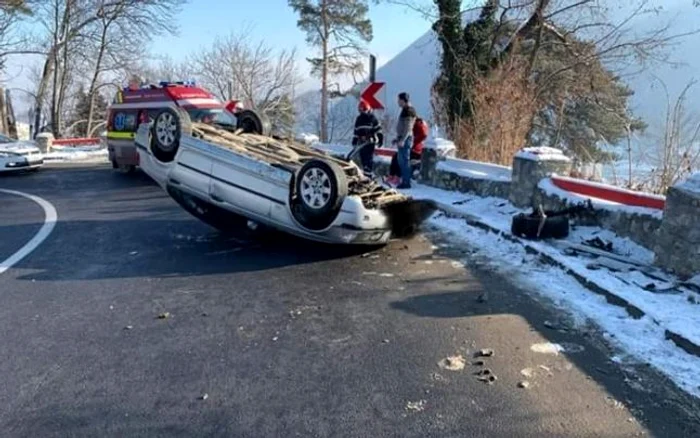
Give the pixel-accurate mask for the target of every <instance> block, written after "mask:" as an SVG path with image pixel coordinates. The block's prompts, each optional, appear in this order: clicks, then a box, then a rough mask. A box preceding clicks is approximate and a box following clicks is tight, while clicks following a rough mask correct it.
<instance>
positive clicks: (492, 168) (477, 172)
mask: <svg viewBox="0 0 700 438" xmlns="http://www.w3.org/2000/svg"><path fill="white" fill-rule="evenodd" d="M437 170H442V171H445V172H453V173H456V174H457V175H460V176H464V177H467V178H475V179H486V180H493V181H510V180H511V176H512V172H513V171H512V169H511V168H510V167H505V166H499V165H496V164H489V163H481V162H478V161H469V160H460V159H456V158H449V157H448V158H446V159H445V160H441V161H438V163H437Z"/></svg>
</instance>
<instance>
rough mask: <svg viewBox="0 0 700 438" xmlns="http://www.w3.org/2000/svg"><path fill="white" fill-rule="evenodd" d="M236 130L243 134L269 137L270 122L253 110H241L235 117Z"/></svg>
mask: <svg viewBox="0 0 700 438" xmlns="http://www.w3.org/2000/svg"><path fill="white" fill-rule="evenodd" d="M236 128H237V129H240V130H242V131H243V133H245V134H258V135H270V131H271V128H270V121H269V120H268V119H267V117H265V116H264V115H263V114H258V113H256V112H255V111H253V110H249V109H247V110H242V111H241V112H239V113H238V114H237V115H236Z"/></svg>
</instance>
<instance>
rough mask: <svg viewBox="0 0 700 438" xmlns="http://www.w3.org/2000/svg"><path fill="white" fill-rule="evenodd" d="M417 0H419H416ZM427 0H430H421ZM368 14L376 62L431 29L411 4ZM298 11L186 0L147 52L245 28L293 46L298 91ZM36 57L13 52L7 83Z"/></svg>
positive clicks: (181, 54)
mask: <svg viewBox="0 0 700 438" xmlns="http://www.w3.org/2000/svg"><path fill="white" fill-rule="evenodd" d="M421 1H422V0H418V3H420V2H421ZM424 3H425V4H427V5H430V4H431V3H432V1H429V0H425V1H424ZM370 19H371V20H372V23H373V28H374V38H373V40H372V42H371V43H369V45H368V50H369V52H370V53H372V54H374V55H375V56H376V57H377V62H378V64H379V65H382V64H384V63H385V62H387V61H388V60H390V59H391V58H392V57H393V56H394V55H396V54H397V53H399V52H400V51H401V50H403V49H404V48H406V47H407V46H409V45H410V44H411V43H412V42H413V41H414V40H416V39H417V38H419V37H420V36H421V35H423V34H424V33H425V32H427V31H428V30H429V29H430V26H431V23H430V20H429V19H428V18H426V17H425V15H424V14H422V13H420V12H417V11H416V10H415V9H411V8H409V7H406V6H403V5H397V4H390V3H388V2H382V4H380V5H374V4H373V3H372V2H371V1H370ZM296 22H297V15H296V13H295V12H294V11H293V10H292V9H291V8H290V7H289V6H288V4H287V0H235V1H232V0H189V1H188V2H187V4H186V5H185V6H184V7H183V8H182V10H181V12H180V13H179V14H178V15H177V27H178V34H177V35H176V36H170V35H168V36H160V37H156V38H154V40H153V41H151V52H152V53H154V54H157V55H161V56H163V55H167V56H169V57H171V58H172V59H174V60H183V59H185V58H186V57H187V55H188V54H189V53H192V52H194V51H196V50H198V49H199V48H202V47H207V46H208V45H210V44H211V43H212V42H213V41H214V40H215V39H216V38H217V37H218V36H221V37H223V36H226V35H228V34H230V33H231V32H238V31H241V30H244V29H250V30H251V33H252V34H251V39H252V40H253V41H255V42H258V41H265V42H266V43H267V44H268V45H269V46H271V47H273V48H277V49H279V50H282V49H288V50H291V49H294V48H296V50H297V53H298V54H299V70H300V73H301V74H302V78H305V80H304V82H302V84H301V86H300V90H299V91H306V90H308V89H312V88H316V87H317V86H318V85H317V84H318V80H317V79H314V78H310V75H309V65H308V62H307V61H306V60H305V58H306V57H308V56H311V55H314V49H313V48H312V47H309V46H308V44H307V43H306V41H305V34H304V32H302V31H301V30H299V29H298V28H297V26H296ZM40 61H41V60H39V59H38V58H37V57H36V56H16V57H14V58H11V59H10V60H9V62H8V69H7V72H6V74H5V77H4V80H3V82H4V83H5V86H6V87H7V88H10V89H12V88H15V89H17V88H19V89H26V90H31V89H33V88H34V86H33V84H32V82H31V79H30V67H31V66H32V65H38V64H39V63H40ZM15 95H16V96H17V97H15V107H16V109H17V112H18V113H19V114H18V117H20V118H23V117H22V114H21V113H20V112H26V110H25V108H24V101H25V100H28V97H27V94H26V93H23V92H21V91H17V92H16V93H15Z"/></svg>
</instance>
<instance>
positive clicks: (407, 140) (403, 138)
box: [392, 92, 418, 189]
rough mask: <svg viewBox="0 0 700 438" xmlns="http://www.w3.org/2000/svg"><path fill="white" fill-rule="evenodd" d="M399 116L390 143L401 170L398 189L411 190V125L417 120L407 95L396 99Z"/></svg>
mask: <svg viewBox="0 0 700 438" xmlns="http://www.w3.org/2000/svg"><path fill="white" fill-rule="evenodd" d="M398 103H399V107H401V114H399V121H398V122H397V123H396V138H395V139H394V141H393V142H392V143H393V144H394V145H395V146H396V150H397V151H396V155H397V159H398V161H399V168H400V169H401V184H399V185H398V187H397V188H399V189H410V188H411V158H410V154H411V148H412V147H413V125H414V124H415V123H416V119H417V118H418V116H417V114H416V110H415V108H413V105H411V101H410V96H409V95H408V93H405V92H404V93H399V98H398Z"/></svg>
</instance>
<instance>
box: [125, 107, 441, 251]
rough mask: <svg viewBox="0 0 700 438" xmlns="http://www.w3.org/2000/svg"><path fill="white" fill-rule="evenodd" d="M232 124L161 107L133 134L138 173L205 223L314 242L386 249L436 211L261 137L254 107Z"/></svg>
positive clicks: (351, 169) (321, 157)
mask: <svg viewBox="0 0 700 438" xmlns="http://www.w3.org/2000/svg"><path fill="white" fill-rule="evenodd" d="M225 114H226V113H225ZM229 115H230V116H231V120H233V117H232V114H230V113H229ZM235 118H236V121H235V122H233V121H232V122H222V119H221V118H219V120H218V122H214V123H192V122H191V121H190V118H189V116H188V115H187V113H186V112H185V111H183V110H180V109H179V108H166V109H163V110H162V111H160V112H159V113H158V114H157V115H156V117H155V118H154V119H153V120H152V121H151V122H150V123H143V124H141V125H140V126H139V129H138V131H137V134H136V137H135V143H136V146H137V148H138V153H139V166H140V167H141V169H142V170H143V171H144V172H146V173H147V174H148V175H149V176H151V177H152V178H153V179H154V180H155V181H156V182H157V183H158V184H159V185H160V186H161V187H163V188H164V189H165V190H166V191H167V192H168V193H169V194H170V196H171V197H172V198H173V199H175V201H177V202H178V203H179V204H180V205H181V206H182V207H183V208H184V209H185V210H187V211H188V212H190V213H191V214H193V215H194V216H196V217H197V218H199V219H201V220H202V221H204V222H206V223H208V224H209V225H212V226H214V227H216V228H219V229H222V230H226V229H231V228H232V227H236V226H241V225H240V224H241V221H239V220H237V219H241V218H244V219H246V220H247V222H248V223H251V222H252V223H254V224H262V225H265V226H268V227H271V228H275V229H278V230H281V231H285V232H288V233H291V234H294V235H297V236H299V237H303V238H307V239H311V240H315V241H320V242H328V243H345V244H384V243H386V242H387V241H388V240H389V239H390V238H391V237H392V236H395V237H402V236H405V235H408V234H411V233H413V232H414V231H415V230H416V229H417V226H418V225H420V224H421V223H422V222H423V221H424V220H425V219H426V218H427V217H429V216H430V215H431V214H432V213H433V211H434V209H435V206H434V204H433V203H432V202H430V201H425V200H420V201H417V200H412V199H411V198H409V197H407V196H405V195H403V194H401V193H399V192H397V191H395V190H388V189H386V188H384V187H382V186H381V185H379V184H377V183H376V182H374V181H373V180H371V179H369V178H367V177H365V176H364V175H363V174H362V171H361V170H360V169H359V168H358V166H357V165H355V164H354V163H353V162H351V161H343V160H338V159H336V158H333V157H331V156H329V155H327V154H324V153H322V152H319V151H317V150H315V149H312V148H310V147H308V146H305V145H301V144H297V143H294V142H293V141H291V140H277V139H275V138H272V137H268V136H263V135H259V134H258V133H261V132H265V131H266V129H265V127H264V125H265V123H264V122H263V120H262V119H261V118H260V117H259V116H258V115H257V114H256V113H255V112H253V111H249V110H245V111H242V112H238V113H236V115H235Z"/></svg>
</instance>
